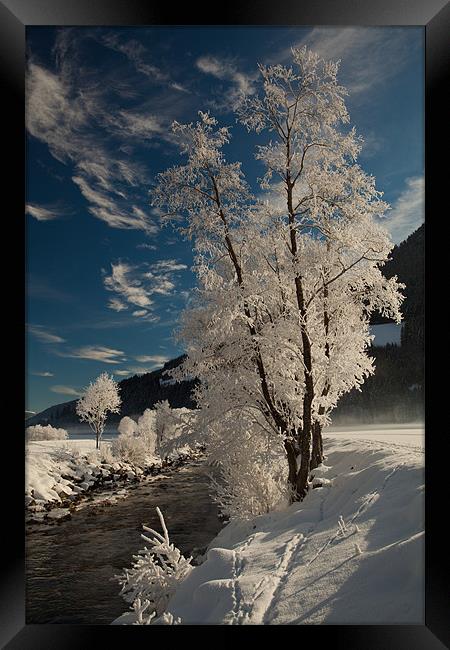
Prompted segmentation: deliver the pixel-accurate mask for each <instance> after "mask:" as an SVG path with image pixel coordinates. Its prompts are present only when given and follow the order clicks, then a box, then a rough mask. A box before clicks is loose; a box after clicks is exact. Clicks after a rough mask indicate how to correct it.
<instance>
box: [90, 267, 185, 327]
mask: <svg viewBox="0 0 450 650" xmlns="http://www.w3.org/2000/svg"><path fill="white" fill-rule="evenodd" d="M185 269H187V266H186V265H185V264H182V263H180V262H178V261H177V260H174V259H167V260H159V261H158V262H155V263H153V264H147V263H144V264H140V265H132V264H128V263H126V262H117V263H116V264H114V263H112V264H111V274H110V275H108V274H107V273H106V271H104V272H103V273H104V278H103V283H104V286H105V288H106V290H107V291H112V292H114V293H115V294H117V296H116V297H115V298H113V299H112V300H110V302H109V304H108V306H109V308H110V309H114V310H115V311H121V310H123V309H126V308H127V307H128V306H129V305H132V306H133V307H139V309H135V310H134V311H133V312H132V315H133V316H135V317H136V318H145V319H146V320H151V321H153V322H154V321H155V320H156V318H157V317H156V316H155V315H154V314H152V308H153V306H154V300H153V296H155V294H157V295H162V296H169V295H171V294H172V293H173V292H174V289H175V286H176V285H175V282H174V274H175V273H176V272H178V271H183V270H185Z"/></svg>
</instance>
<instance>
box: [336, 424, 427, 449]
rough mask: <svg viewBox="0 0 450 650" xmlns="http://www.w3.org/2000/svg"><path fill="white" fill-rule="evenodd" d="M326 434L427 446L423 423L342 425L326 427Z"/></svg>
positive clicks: (351, 438) (353, 438)
mask: <svg viewBox="0 0 450 650" xmlns="http://www.w3.org/2000/svg"><path fill="white" fill-rule="evenodd" d="M324 435H325V436H336V437H338V436H339V437H341V436H342V437H343V438H347V439H350V440H356V439H357V440H378V441H379V442H388V443H389V442H391V443H398V444H401V445H410V446H412V447H421V448H422V449H423V448H424V447H425V430H424V427H423V425H422V424H374V425H365V426H364V427H361V425H359V426H358V425H354V426H340V427H333V426H330V427H329V428H327V429H325V431H324Z"/></svg>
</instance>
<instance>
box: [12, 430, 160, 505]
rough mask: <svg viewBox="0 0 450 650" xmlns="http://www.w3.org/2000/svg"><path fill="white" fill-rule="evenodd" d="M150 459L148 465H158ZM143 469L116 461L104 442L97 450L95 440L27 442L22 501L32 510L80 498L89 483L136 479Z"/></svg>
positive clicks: (107, 444) (96, 484) (154, 460)
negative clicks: (23, 497)
mask: <svg viewBox="0 0 450 650" xmlns="http://www.w3.org/2000/svg"><path fill="white" fill-rule="evenodd" d="M159 464H160V461H159V460H157V459H156V458H154V459H153V462H152V464H151V466H154V465H159ZM143 474H144V470H143V469H142V468H140V467H135V466H134V465H132V464H130V463H126V462H123V461H117V460H116V459H114V458H113V457H112V455H111V453H110V451H109V442H106V441H105V442H103V443H102V445H101V448H100V451H97V450H96V449H95V441H94V440H74V441H61V440H44V441H39V442H37V441H33V442H28V443H27V445H26V465H25V504H26V506H27V507H28V509H29V510H30V511H32V512H42V511H43V510H47V509H48V507H49V506H52V505H63V504H66V505H67V504H68V503H70V502H73V501H76V500H78V499H79V497H80V495H81V494H83V493H84V492H87V491H88V490H90V489H91V488H92V487H96V486H99V485H104V486H105V487H107V486H108V485H109V484H113V483H115V482H117V481H120V480H136V479H139V478H140V477H141V476H142V475H143Z"/></svg>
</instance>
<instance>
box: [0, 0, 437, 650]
mask: <svg viewBox="0 0 450 650" xmlns="http://www.w3.org/2000/svg"><path fill="white" fill-rule="evenodd" d="M175 7H176V5H175V4H174V3H170V4H169V3H161V2H160V3H150V2H149V1H148V0H147V1H143V0H0V69H1V81H2V85H1V88H2V90H3V93H2V95H3V102H2V104H3V108H4V109H6V115H5V116H4V118H3V122H2V126H3V129H2V130H3V135H4V140H5V136H8V137H9V138H10V146H9V148H6V145H4V146H5V149H4V160H6V162H7V168H6V182H5V183H4V186H3V188H4V198H5V199H6V198H9V199H10V202H11V203H10V208H9V213H8V214H9V215H10V218H9V219H8V222H11V223H12V224H13V227H12V230H13V233H12V235H11V234H9V235H8V236H5V238H4V240H3V242H4V251H5V249H8V252H9V253H11V252H12V253H13V254H12V255H11V260H12V265H11V264H9V265H8V277H9V278H10V280H11V281H10V282H8V283H7V284H8V291H9V295H7V300H8V301H9V302H8V305H9V307H8V314H9V318H8V325H9V327H8V328H7V332H8V338H7V345H6V346H5V347H6V348H8V351H9V352H10V353H11V359H12V361H11V363H13V365H11V366H10V367H11V368H12V367H14V368H16V372H17V378H15V377H14V379H13V381H14V386H13V387H11V385H10V386H9V388H8V393H5V394H7V395H8V401H7V404H6V405H5V406H6V410H8V411H9V412H13V414H14V417H13V418H12V422H11V423H10V425H9V426H10V431H14V433H15V435H14V436H11V435H9V438H8V440H9V439H10V438H11V439H12V442H11V449H10V450H9V451H8V454H10V456H9V457H10V458H11V457H14V458H16V459H17V461H16V464H15V466H14V467H12V468H11V470H12V471H11V477H10V479H9V482H8V483H7V485H8V489H7V491H6V495H5V497H4V500H5V502H6V508H7V510H6V514H5V511H3V513H4V514H3V515H2V519H3V523H4V524H5V525H4V526H3V527H2V528H3V535H2V538H3V542H6V548H4V550H3V552H2V559H3V563H2V564H3V566H2V572H1V579H0V588H1V592H0V593H1V595H0V603H1V610H0V616H1V618H0V643H1V647H6V648H9V649H18V650H19V649H20V650H25V649H27V648H33V650H34V649H38V648H45V649H49V648H58V649H59V648H64V649H66V648H67V649H70V648H86V647H91V646H92V645H93V644H94V643H98V642H100V643H102V644H106V643H109V642H111V641H113V642H115V641H117V642H118V643H123V641H124V639H129V638H130V634H131V635H133V634H134V635H140V636H139V639H140V641H141V642H142V641H144V642H147V643H148V642H151V637H150V636H148V635H147V636H141V635H142V634H144V633H143V632H140V631H139V630H142V628H141V627H139V626H136V627H129V626H124V627H109V626H82V625H26V624H25V580H24V574H25V559H24V510H23V491H22V490H23V482H24V475H23V469H22V460H23V456H24V443H23V437H22V434H21V427H22V426H23V421H22V417H23V415H22V414H23V407H24V405H23V392H21V391H20V390H19V387H20V386H23V381H24V380H23V369H24V367H25V352H24V346H23V341H24V323H25V315H26V314H25V308H24V300H23V282H22V280H23V277H24V275H23V273H24V268H25V251H24V247H23V245H22V242H23V241H24V240H25V229H24V219H23V211H24V196H25V192H24V190H25V180H26V179H25V177H24V169H25V164H24V160H25V147H24V142H25V139H24V114H25V112H24V70H25V30H26V27H27V26H35V25H47V26H55V25H56V26H65V25H66V26H68V25H77V26H84V25H86V26H87V25H102V26H119V25H172V24H173V25H178V26H183V25H299V26H302V25H311V26H312V25H334V26H335V25H342V26H344V25H419V26H423V28H424V30H425V43H426V53H425V56H426V80H425V81H426V97H425V127H426V128H425V134H426V156H425V158H426V160H425V163H426V164H425V170H426V172H425V179H426V215H427V235H426V275H427V294H426V296H427V298H426V314H427V316H426V318H427V320H426V328H427V329H426V332H427V336H426V432H427V435H426V579H425V599H426V616H425V625H422V626H421V625H413V626H404V625H392V626H383V625H380V626H371V625H370V626H352V625H347V626H338V625H333V626H331V625H324V626H301V627H300V629H298V628H297V629H296V630H295V634H296V635H298V639H297V643H299V644H305V643H308V644H314V647H320V644H323V643H324V642H325V637H329V639H328V640H327V642H328V643H330V642H331V643H332V644H333V645H332V647H333V650H337V649H338V648H344V647H345V648H358V649H359V648H361V649H362V648H364V650H371V649H376V650H388V649H391V648H392V649H394V648H395V650H399V649H401V648H408V649H411V650H412V649H415V648H420V649H422V648H426V649H427V650H434V649H436V650H437V649H438V648H443V647H449V641H450V630H449V623H448V614H449V608H448V587H447V580H448V576H449V575H450V572H449V571H448V567H449V560H448V556H449V548H448V543H447V541H446V539H447V538H446V534H445V532H444V524H441V522H442V521H443V520H444V519H445V504H446V501H447V497H446V492H447V489H448V488H447V487H446V483H447V480H446V479H447V473H448V471H447V470H446V455H445V451H446V449H448V443H447V442H446V437H447V436H448V434H446V432H445V431H444V430H439V429H436V430H435V429H434V428H433V427H434V425H432V411H433V410H436V409H433V407H432V404H433V403H434V404H436V405H437V409H438V413H439V412H442V411H441V409H442V406H443V405H445V398H443V400H442V401H441V400H439V399H438V398H436V396H435V392H436V391H435V388H434V387H433V399H432V397H431V385H432V377H433V375H434V373H435V372H436V371H437V369H438V366H439V355H442V354H443V351H442V347H444V345H445V344H439V342H436V343H435V345H434V349H433V344H432V339H433V340H434V338H435V337H432V336H431V335H430V332H431V331H432V324H431V319H430V309H431V304H432V301H433V294H437V291H436V288H435V282H434V281H433V282H430V275H431V264H432V263H433V262H434V261H435V259H436V258H439V257H440V258H441V259H445V255H444V253H443V250H444V249H442V250H441V251H440V253H439V252H438V247H439V243H441V245H445V243H444V244H443V243H442V241H443V239H444V238H443V237H441V236H440V235H441V232H442V230H441V228H440V225H439V224H440V222H439V219H440V215H441V214H442V211H443V209H444V206H445V205H446V202H445V197H444V192H446V187H447V185H448V181H447V183H446V177H445V176H444V174H446V169H445V168H446V167H447V168H448V163H444V164H443V166H440V164H439V163H438V160H437V156H438V152H439V149H440V148H441V147H442V145H443V143H445V133H446V132H447V133H448V129H447V131H446V125H447V123H448V117H447V115H446V114H444V111H446V112H448V111H447V108H446V107H447V104H446V102H445V94H444V93H445V92H446V85H445V72H446V70H447V69H448V67H449V48H448V34H449V33H450V29H449V27H450V7H449V5H448V4H447V3H446V1H445V0H359V1H358V0H311V1H305V0H297V1H294V0H289V1H286V0H285V1H284V2H282V3H269V2H268V0H264V1H258V2H250V1H249V2H246V3H244V2H230V1H228V2H227V3H222V4H221V5H220V14H219V15H216V16H213V15H212V14H211V13H210V10H209V9H208V10H206V9H205V8H203V7H201V6H199V7H193V6H192V3H186V5H184V7H183V6H179V7H176V8H175ZM210 8H212V5H211V7H210ZM4 178H5V177H4ZM12 188H15V189H14V190H13V189H12ZM4 223H5V222H4ZM433 277H434V276H433ZM436 281H437V276H436ZM7 293H8V292H7ZM22 355H23V356H22ZM14 395H16V397H15V399H13V397H14ZM13 404H14V406H12V405H13ZM443 425H444V426H445V422H444V423H443ZM444 426H442V425H441V429H444ZM4 433H5V435H6V432H4ZM441 439H444V440H443V441H441ZM212 627H214V626H212ZM273 628H278V630H279V629H280V628H279V626H272V627H270V626H269V627H268V628H264V629H265V630H266V629H267V630H269V629H270V630H272V629H273ZM156 629H170V630H171V631H170V632H168V633H169V634H174V635H177V641H178V642H179V641H180V640H181V638H180V635H183V634H184V633H185V631H186V629H187V628H186V627H184V626H170V627H166V626H162V627H158V628H156V627H154V628H152V630H153V632H152V635H154V634H155V630H156ZM203 629H205V628H203ZM226 629H227V628H226V627H223V628H222V629H221V632H220V634H221V637H222V639H223V640H224V641H225V642H226V638H225V637H226V635H227V634H228V633H229V634H230V635H233V637H234V636H235V634H236V633H235V632H231V631H230V632H227V631H226ZM233 629H236V628H233ZM239 629H240V630H243V631H241V632H240V633H239V634H244V635H248V634H252V635H253V634H254V633H255V632H256V633H257V629H256V628H255V627H253V626H247V627H245V626H244V627H240V628H239ZM259 629H260V628H259ZM284 629H287V628H286V627H285V628H284ZM222 630H223V631H222ZM278 630H277V632H275V633H276V634H277V635H278V634H279V631H278ZM291 631H292V629H291ZM265 634H269V635H270V634H274V632H273V631H267V632H265ZM105 635H106V637H108V638H106V637H105ZM268 641H269V642H270V640H269V639H268Z"/></svg>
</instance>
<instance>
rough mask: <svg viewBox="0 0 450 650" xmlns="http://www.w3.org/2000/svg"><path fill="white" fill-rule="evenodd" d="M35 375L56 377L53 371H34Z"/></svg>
mask: <svg viewBox="0 0 450 650" xmlns="http://www.w3.org/2000/svg"><path fill="white" fill-rule="evenodd" d="M31 374H32V375H34V376H35V377H54V374H53V373H52V372H32V373H31Z"/></svg>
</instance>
